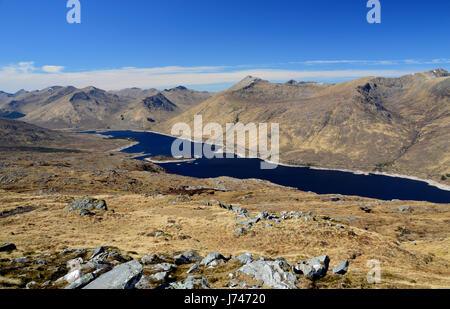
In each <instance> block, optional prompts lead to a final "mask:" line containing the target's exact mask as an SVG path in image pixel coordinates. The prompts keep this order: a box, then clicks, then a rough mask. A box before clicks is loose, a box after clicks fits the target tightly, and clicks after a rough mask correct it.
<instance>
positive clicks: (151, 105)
mask: <svg viewBox="0 0 450 309" xmlns="http://www.w3.org/2000/svg"><path fill="white" fill-rule="evenodd" d="M142 102H143V103H144V105H145V106H146V107H147V108H148V109H150V110H153V109H156V110H164V111H174V110H175V109H177V108H178V106H176V105H175V104H174V103H172V101H170V100H169V99H168V98H167V97H166V96H165V95H164V94H162V93H161V92H158V93H157V94H155V95H152V96H150V97H147V98H145V99H144V100H143V101H142Z"/></svg>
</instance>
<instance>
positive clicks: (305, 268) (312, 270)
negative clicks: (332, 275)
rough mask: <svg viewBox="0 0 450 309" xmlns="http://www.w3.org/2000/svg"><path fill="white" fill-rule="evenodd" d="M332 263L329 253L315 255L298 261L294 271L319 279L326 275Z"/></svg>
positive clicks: (309, 277) (311, 278) (312, 278)
mask: <svg viewBox="0 0 450 309" xmlns="http://www.w3.org/2000/svg"><path fill="white" fill-rule="evenodd" d="M329 265H330V258H329V257H328V256H327V255H322V256H319V257H315V258H312V259H309V260H306V261H301V262H298V263H297V265H295V267H294V271H295V272H297V273H300V274H303V275H305V277H307V278H308V279H310V280H317V279H320V278H323V277H325V275H326V274H327V271H328V267H329Z"/></svg>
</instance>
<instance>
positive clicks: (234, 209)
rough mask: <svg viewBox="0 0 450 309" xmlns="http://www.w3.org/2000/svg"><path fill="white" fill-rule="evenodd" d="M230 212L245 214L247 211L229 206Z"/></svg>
mask: <svg viewBox="0 0 450 309" xmlns="http://www.w3.org/2000/svg"><path fill="white" fill-rule="evenodd" d="M229 209H230V210H231V211H234V212H237V213H241V214H247V213H248V210H247V209H245V208H241V207H237V206H230V208H229Z"/></svg>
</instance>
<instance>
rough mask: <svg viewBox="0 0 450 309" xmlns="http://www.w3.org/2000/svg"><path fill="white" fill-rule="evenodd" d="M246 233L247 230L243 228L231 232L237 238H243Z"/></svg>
mask: <svg viewBox="0 0 450 309" xmlns="http://www.w3.org/2000/svg"><path fill="white" fill-rule="evenodd" d="M247 232H248V230H247V229H245V228H243V227H240V228H238V229H235V230H233V233H236V234H237V236H244V235H246V234H247Z"/></svg>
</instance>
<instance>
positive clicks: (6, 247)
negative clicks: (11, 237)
mask: <svg viewBox="0 0 450 309" xmlns="http://www.w3.org/2000/svg"><path fill="white" fill-rule="evenodd" d="M16 249H17V248H16V245H15V244H11V243H9V244H4V245H1V246H0V252H6V251H13V250H16Z"/></svg>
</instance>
